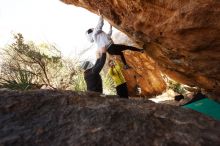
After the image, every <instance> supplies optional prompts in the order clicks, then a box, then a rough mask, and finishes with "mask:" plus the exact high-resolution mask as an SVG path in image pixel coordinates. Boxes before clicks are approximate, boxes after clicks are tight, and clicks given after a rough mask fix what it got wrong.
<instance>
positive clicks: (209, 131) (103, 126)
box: [0, 90, 220, 146]
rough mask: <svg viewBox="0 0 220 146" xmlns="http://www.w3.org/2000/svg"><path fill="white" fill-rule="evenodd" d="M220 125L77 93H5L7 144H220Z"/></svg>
mask: <svg viewBox="0 0 220 146" xmlns="http://www.w3.org/2000/svg"><path fill="white" fill-rule="evenodd" d="M219 137H220V123H219V122H216V121H214V120H212V119H210V118H208V117H205V116H203V115H201V114H199V113H196V112H194V111H191V110H189V109H184V108H178V107H174V106H169V105H163V104H155V103H153V102H150V101H146V100H145V101H142V100H140V101H135V100H123V99H118V98H114V97H109V98H108V99H106V98H103V97H99V96H98V95H97V94H94V93H76V92H71V91H46V90H38V91H28V92H16V91H0V145H1V146H12V145H13V146H17V145H19V146H26V145H27V146H35V145H41V146H63V145H65V146H68V145H114V146H117V145H130V146H135V145H151V146H153V145H155V146H161V145H187V146H188V145H198V146H207V145H211V146H215V145H216V146H217V145H219V144H220V139H219Z"/></svg>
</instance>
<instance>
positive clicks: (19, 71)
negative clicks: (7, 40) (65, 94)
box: [0, 33, 85, 90]
mask: <svg viewBox="0 0 220 146" xmlns="http://www.w3.org/2000/svg"><path fill="white" fill-rule="evenodd" d="M14 40H15V42H14V43H12V44H11V45H9V46H8V47H6V48H5V49H4V52H3V53H2V58H3V61H2V64H1V70H0V73H1V74H0V86H1V87H4V88H10V89H21V90H26V89H33V88H40V87H41V86H42V85H46V86H50V87H52V88H57V89H67V88H70V89H71V87H72V88H73V89H75V90H80V89H83V88H85V85H84V84H83V83H82V80H81V78H82V77H81V75H80V73H79V72H76V66H77V64H78V62H77V61H76V60H64V59H63V58H62V56H61V52H60V51H59V50H58V49H57V48H56V47H55V46H54V45H50V44H40V45H35V44H34V43H33V42H28V43H26V42H25V41H24V38H23V36H22V34H19V33H18V34H16V35H14Z"/></svg>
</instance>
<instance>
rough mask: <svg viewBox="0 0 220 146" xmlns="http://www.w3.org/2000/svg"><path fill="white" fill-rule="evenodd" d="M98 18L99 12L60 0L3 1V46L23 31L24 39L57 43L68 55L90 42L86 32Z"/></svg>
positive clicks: (0, 19) (0, 17) (0, 2)
mask: <svg viewBox="0 0 220 146" xmlns="http://www.w3.org/2000/svg"><path fill="white" fill-rule="evenodd" d="M97 21H98V16H97V15H96V14H93V13H90V12H89V11H87V10H85V9H82V8H78V7H75V6H73V5H66V4H64V3H62V2H60V1H59V0H0V47H1V48H2V47H4V46H5V44H7V43H10V42H11V40H12V37H13V36H12V34H13V33H18V32H20V33H22V34H23V36H24V38H25V40H32V41H34V42H37V43H40V42H49V43H55V44H56V45H57V47H58V48H59V49H61V51H62V53H63V54H64V55H65V56H67V57H69V56H71V55H74V54H77V53H79V52H80V51H81V50H82V49H84V48H86V47H88V46H90V45H91V44H90V43H89V42H87V40H86V37H85V35H84V34H85V31H86V30H87V29H88V28H90V27H94V26H95V25H96V24H97ZM106 28H108V25H106ZM90 56H91V55H90ZM94 56H95V55H94Z"/></svg>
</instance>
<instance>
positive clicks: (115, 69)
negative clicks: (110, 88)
mask: <svg viewBox="0 0 220 146" xmlns="http://www.w3.org/2000/svg"><path fill="white" fill-rule="evenodd" d="M108 65H109V67H110V68H109V71H108V75H109V76H110V77H111V78H112V79H113V81H114V84H115V86H116V91H117V95H119V96H120V97H121V98H128V88H127V84H126V81H125V78H124V76H123V74H122V71H121V68H122V63H120V62H119V63H118V62H117V61H116V60H115V61H114V60H112V59H110V60H109V62H108Z"/></svg>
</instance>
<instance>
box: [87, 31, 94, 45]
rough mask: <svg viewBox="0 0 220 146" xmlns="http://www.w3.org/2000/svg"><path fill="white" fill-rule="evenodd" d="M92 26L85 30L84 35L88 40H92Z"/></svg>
mask: <svg viewBox="0 0 220 146" xmlns="http://www.w3.org/2000/svg"><path fill="white" fill-rule="evenodd" d="M93 30H94V28H90V29H88V30H87V31H86V37H87V39H88V40H89V42H91V43H92V42H94V40H93V38H92V33H93Z"/></svg>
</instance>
